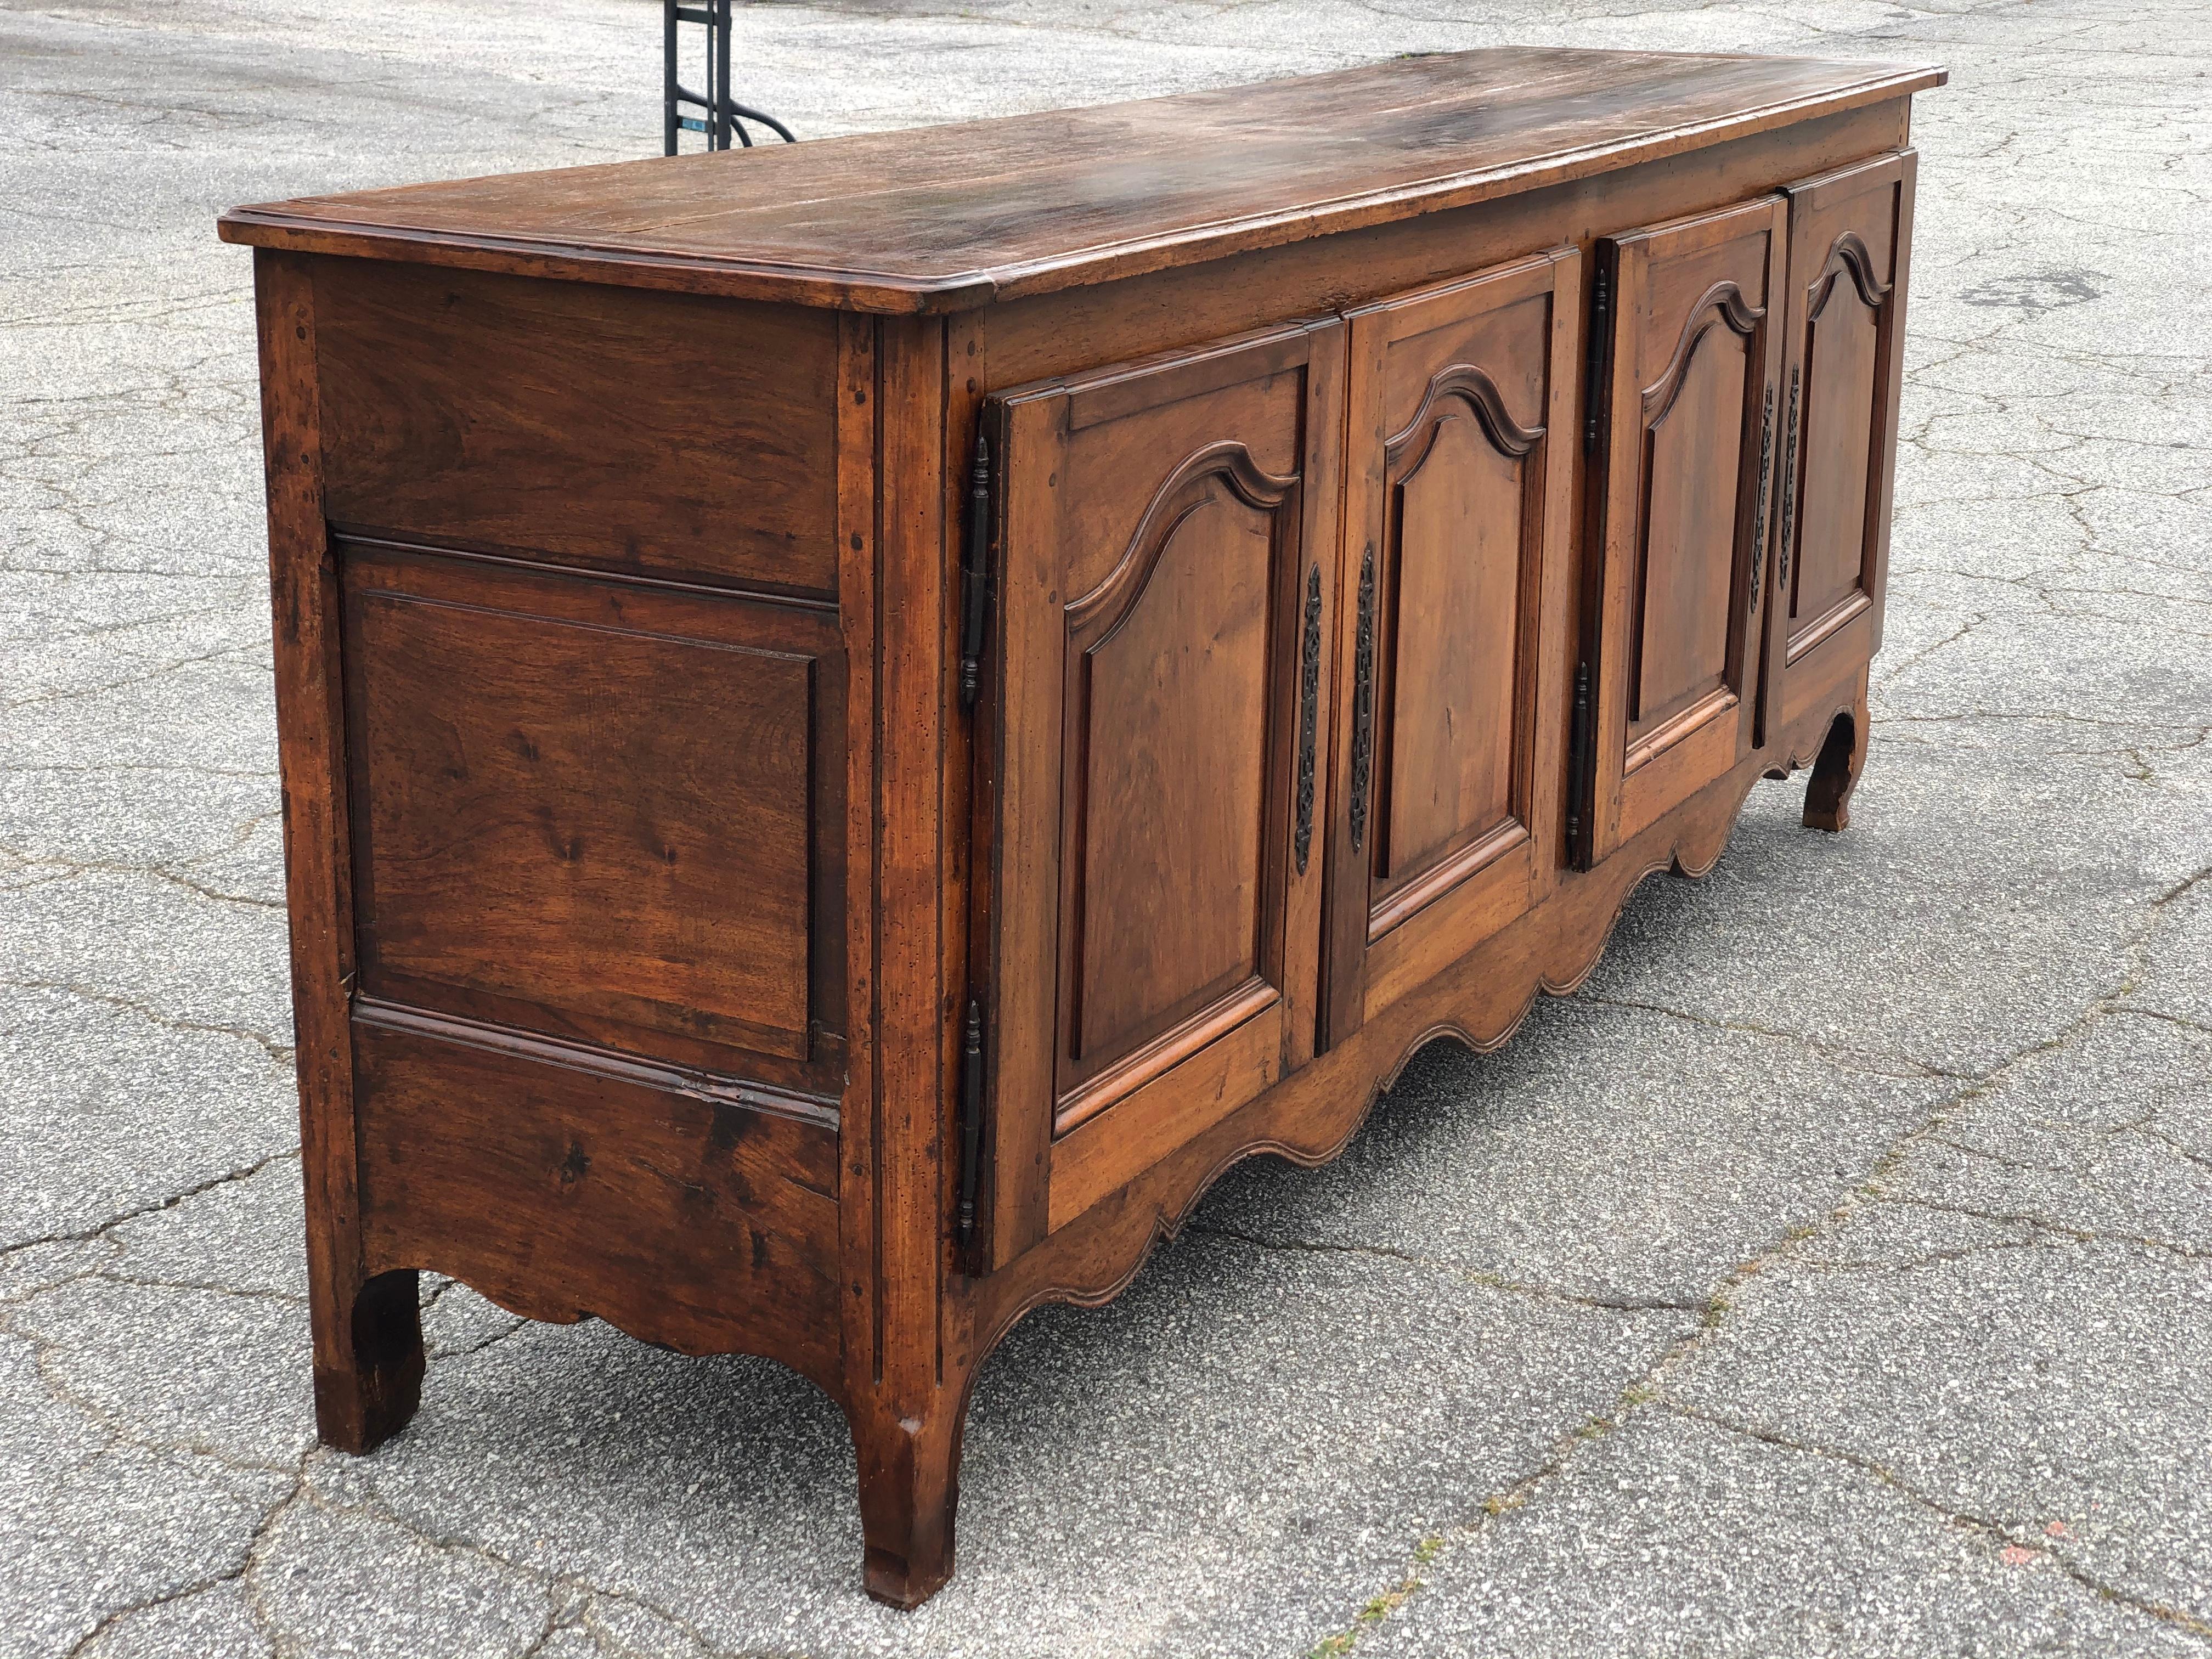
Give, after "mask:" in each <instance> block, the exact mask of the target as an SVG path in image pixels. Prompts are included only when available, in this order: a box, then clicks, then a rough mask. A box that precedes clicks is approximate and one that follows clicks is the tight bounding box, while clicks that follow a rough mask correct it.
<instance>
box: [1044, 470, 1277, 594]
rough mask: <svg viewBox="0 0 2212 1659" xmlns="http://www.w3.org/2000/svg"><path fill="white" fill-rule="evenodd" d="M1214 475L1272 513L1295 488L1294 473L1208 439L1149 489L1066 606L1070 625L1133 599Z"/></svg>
mask: <svg viewBox="0 0 2212 1659" xmlns="http://www.w3.org/2000/svg"><path fill="white" fill-rule="evenodd" d="M1217 477H1218V478H1219V479H1221V480H1222V481H1223V482H1224V483H1226V484H1227V485H1228V486H1229V489H1230V492H1231V494H1232V495H1235V496H1236V497H1237V500H1239V501H1243V503H1244V504H1245V505H1246V506H1247V507H1256V508H1258V509H1259V510H1261V512H1273V511H1274V510H1275V509H1276V508H1278V507H1280V506H1282V504H1283V502H1284V501H1285V498H1286V497H1288V496H1289V495H1290V493H1291V490H1293V489H1296V488H1297V483H1298V475H1297V473H1295V472H1293V473H1290V474H1288V475H1287V476H1285V477H1277V476H1276V475H1275V474H1273V473H1272V472H1269V471H1265V470H1263V469H1262V468H1261V465H1260V464H1259V463H1258V462H1257V461H1255V460H1254V459H1252V452H1251V451H1250V450H1249V449H1247V448H1246V447H1244V446H1243V444H1241V443H1239V442H1237V441H1236V440H1235V439H1233V438H1231V439H1225V440H1224V441H1221V442H1219V443H1212V444H1208V445H1206V447H1205V448H1203V449H1200V450H1199V451H1197V452H1196V453H1194V454H1191V455H1188V456H1187V457H1185V458H1184V459H1183V460H1182V463H1181V464H1180V465H1178V466H1176V470H1175V471H1172V472H1170V474H1168V476H1167V478H1166V479H1165V481H1164V482H1163V483H1161V485H1160V487H1159V488H1158V489H1157V490H1155V491H1153V492H1152V501H1151V503H1150V504H1149V505H1148V506H1147V507H1146V508H1145V511H1144V515H1143V516H1142V517H1141V518H1139V520H1137V528H1136V531H1135V533H1133V535H1132V536H1131V537H1130V538H1129V544H1128V546H1127V548H1126V549H1124V550H1122V554H1121V558H1120V559H1118V560H1117V561H1115V565H1114V568H1113V569H1111V570H1110V571H1109V572H1107V574H1106V579H1105V580H1103V581H1102V582H1100V583H1099V584H1098V586H1096V587H1094V588H1092V589H1091V591H1090V592H1088V593H1085V595H1083V597H1082V598H1080V599H1076V600H1073V602H1071V603H1070V604H1069V605H1068V607H1067V626H1068V627H1069V629H1071V630H1073V629H1080V628H1084V627H1086V626H1088V625H1090V624H1091V623H1092V622H1093V621H1094V619H1095V618H1097V617H1098V616H1099V615H1100V614H1101V613H1102V612H1114V613H1119V612H1120V611H1123V610H1125V609H1126V608H1127V606H1128V605H1133V604H1134V603H1135V601H1136V597H1137V595H1138V594H1139V593H1140V592H1143V591H1144V587H1145V584H1146V581H1147V580H1150V579H1151V577H1152V567H1153V566H1155V565H1157V564H1158V562H1159V560H1160V555H1161V553H1162V552H1164V550H1166V548H1167V544H1168V543H1169V542H1170V541H1171V540H1173V539H1174V538H1175V532H1176V528H1177V527H1178V526H1181V524H1182V521H1183V520H1185V519H1187V518H1188V517H1189V516H1190V515H1191V514H1192V513H1194V512H1196V511H1197V510H1198V509H1199V507H1200V506H1202V505H1203V504H1204V503H1203V502H1200V501H1193V500H1192V499H1191V495H1192V492H1193V491H1194V489H1196V488H1197V487H1198V486H1199V485H1200V484H1202V483H1205V482H1206V480H1208V479H1210V478H1217Z"/></svg>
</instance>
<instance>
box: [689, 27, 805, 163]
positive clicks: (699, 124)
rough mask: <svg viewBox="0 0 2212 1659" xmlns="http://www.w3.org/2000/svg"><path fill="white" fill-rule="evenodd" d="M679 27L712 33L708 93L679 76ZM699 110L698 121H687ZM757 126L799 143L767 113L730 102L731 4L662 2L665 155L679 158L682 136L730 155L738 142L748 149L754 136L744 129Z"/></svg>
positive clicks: (708, 36) (710, 38)
mask: <svg viewBox="0 0 2212 1659" xmlns="http://www.w3.org/2000/svg"><path fill="white" fill-rule="evenodd" d="M680 23H698V24H702V25H703V26H704V27H705V28H706V31H707V90H706V91H705V92H704V93H703V94H702V93H696V92H694V91H692V90H691V89H690V88H689V87H687V86H685V85H684V82H682V81H681V80H680V79H679V78H678V75H677V57H678V46H679V45H680V44H681V36H680V32H679V31H678V27H677V26H678V24H680ZM686 109H696V110H697V111H698V112H699V113H698V114H696V115H686V114H685V113H684V111H685V110H686ZM748 121H757V122H759V123H760V124H761V125H763V126H764V127H766V128H768V129H769V131H771V132H774V133H775V135H776V136H777V137H780V138H781V139H782V140H783V142H784V143H787V144H790V143H797V142H798V140H796V139H795V138H793V137H792V133H791V129H790V128H789V127H787V126H786V125H784V124H783V123H782V122H781V121H779V120H777V119H776V118H775V117H774V116H773V115H768V114H764V113H763V112H761V111H759V110H757V109H754V108H752V107H751V106H750V105H746V104H741V103H739V102H738V100H736V99H734V98H732V97H731V96H730V0H693V3H690V4H684V3H680V0H662V7H661V47H660V144H661V153H662V154H663V155H675V154H676V143H677V139H678V136H679V135H680V134H683V133H686V132H696V133H700V134H702V135H703V136H704V137H705V138H706V140H707V148H708V149H729V147H730V141H731V140H732V138H734V139H736V140H737V142H738V143H740V144H743V145H744V147H745V148H746V149H751V148H752V147H753V136H752V134H750V132H747V131H745V123H746V122H748Z"/></svg>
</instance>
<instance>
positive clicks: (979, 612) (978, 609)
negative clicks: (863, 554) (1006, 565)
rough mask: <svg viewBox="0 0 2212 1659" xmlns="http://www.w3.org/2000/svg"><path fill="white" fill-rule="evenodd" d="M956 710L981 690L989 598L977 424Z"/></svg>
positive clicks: (986, 481)
mask: <svg viewBox="0 0 2212 1659" xmlns="http://www.w3.org/2000/svg"><path fill="white" fill-rule="evenodd" d="M960 574H961V578H962V581H963V586H964V589H965V591H964V592H963V594H962V595H961V603H962V607H963V609H962V615H961V620H960V706H961V707H962V708H974V707H975V699H976V698H977V697H979V696H981V695H982V690H983V634H984V626H985V620H986V616H987V611H988V609H989V605H990V597H991V445H990V441H989V440H988V439H987V438H986V437H985V436H984V435H983V428H982V427H981V424H980V423H979V424H978V425H977V427H976V428H975V465H973V466H972V467H971V468H969V473H968V554H967V557H966V559H965V560H964V561H963V563H962V566H961V573H960Z"/></svg>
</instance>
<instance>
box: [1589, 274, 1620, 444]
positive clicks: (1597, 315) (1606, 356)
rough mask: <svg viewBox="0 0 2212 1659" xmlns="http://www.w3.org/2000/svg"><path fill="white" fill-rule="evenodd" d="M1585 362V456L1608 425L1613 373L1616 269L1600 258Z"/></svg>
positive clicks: (1591, 292)
mask: <svg viewBox="0 0 2212 1659" xmlns="http://www.w3.org/2000/svg"><path fill="white" fill-rule="evenodd" d="M1583 361H1584V362H1586V363H1587V364H1588V365H1589V385H1588V386H1585V387H1584V388H1583V454H1585V455H1595V453H1597V440H1598V428H1600V427H1601V426H1602V425H1603V424H1604V422H1605V405H1606V380H1607V377H1608V376H1609V375H1610V374H1611V373H1612V370H1613V270H1612V269H1611V267H1610V266H1608V265H1607V264H1606V262H1605V256H1604V254H1603V253H1600V254H1599V255H1598V259H1597V275H1596V276H1595V278H1594V279H1593V280H1592V281H1591V283H1590V337H1589V347H1588V349H1586V351H1585V353H1584V356H1583Z"/></svg>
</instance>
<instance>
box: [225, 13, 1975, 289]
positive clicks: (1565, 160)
mask: <svg viewBox="0 0 2212 1659" xmlns="http://www.w3.org/2000/svg"><path fill="white" fill-rule="evenodd" d="M1944 79H1945V76H1944V73H1943V71H1942V70H1938V69H1933V68H1928V67H1917V66H1913V65H1907V64H1880V63H1835V62H1829V61H1826V60H1822V59H1818V58H1751V57H1735V56H1718V55H1712V54H1702V53H1669V52H1585V51H1575V50H1568V49H1565V48H1559V47H1519V46H1516V47H1498V48H1492V49H1488V50H1485V51H1480V52H1457V53H1450V54H1438V55H1437V56H1434V57H1425V58H1398V59H1393V60H1391V61H1389V62H1387V63H1382V64H1369V65H1367V66H1365V67H1363V68H1359V69H1353V70H1343V71H1341V72H1340V73H1337V74H1334V75H1317V76H1304V77H1302V78H1300V79H1297V80H1286V81H1275V82H1267V83H1266V84H1264V85H1260V86H1253V87H1233V88H1220V89H1218V90H1214V91H1209V92H1200V93H1188V94H1182V95H1180V96H1177V97H1172V98H1156V99H1147V100H1141V101H1138V102H1133V103H1122V104H1109V105H1103V106H1097V107H1094V108H1091V109H1080V110H1060V111H1054V112H1048V113H1042V114H1036V115H1022V116H1014V117H1011V118H1005V119H1000V120H994V121H973V122H966V123H963V124H961V125H957V126H944V127H933V128H926V129H922V130H921V131H911V132H892V133H869V134H863V135H860V136H856V137H846V138H833V139H823V140H820V141H817V142H814V143H803V144H793V145H788V146H778V147H776V148H775V149H750V150H732V151H725V152H722V153H720V154H716V155H697V156H682V157H674V158H668V157H662V158H656V159H653V160H649V161H623V162H614V163H610V164H605V165H601V166H598V167H568V168H561V169H556V170H553V171H549V172H544V173H520V174H514V175H510V176H507V177H503V178H493V179H459V180H453V181H451V182H447V183H441V184H425V185H408V186H404V187H402V188H398V189H393V190H380V191H363V192H360V193H356V194H351V195H331V196H321V197H308V198H306V199H303V200H300V201H295V202H285V203H276V204H266V205H260V206H252V207H241V208H237V209H234V210H232V211H231V212H230V213H229V214H228V215H226V216H224V218H223V220H222V234H223V235H224V236H225V237H226V238H227V239H228V240H232V241H236V242H250V243H254V244H257V245H259V246H270V247H283V248H291V249H295V250H299V251H302V252H343V253H351V254H356V255H364V256H368V257H371V258H386V259H405V260H412V261H417V262H422V263H428V264H454V265H469V266H477V267H479V268H483V269H487V270H509V271H518V272H521V273H523V274H526V275H538V276H565V277H574V278H580V279H587V280H590V281H593V282H599V283H622V284H627V285H631V286H638V287H648V288H669V289H688V290H692V291H696V292H703V293H718V294H725V295H740V296H746V297H752V298H761V299H777V300H789V301H799V302H800V303H804V304H810V305H829V306H846V307H853V308H855V309H860V310H870V311H882V312H904V311H951V310H960V309H963V308H966V307H973V306H976V305H980V304H983V303H986V302H987V301H992V300H994V299H996V300H1003V299H1009V298H1012V297H1014V296H1016V295H1024V294H1036V293H1048V292H1051V291H1053V290H1054V289H1063V288H1068V287H1072V286H1077V285H1080V284H1084V283H1097V282H1103V281H1107V280H1109V279H1112V278H1115V277H1119V276H1132V275H1134V274H1137V273H1139V272H1142V271H1147V270H1160V269H1164V268H1166V267H1169V266H1173V265H1181V264H1191V263H1194V262H1195V261H1199V260H1203V259H1212V258H1220V257H1221V256H1223V255H1224V254H1228V253H1234V252H1243V251H1246V250H1249V249H1252V248H1258V247H1268V246H1279V245H1282V244H1284V243H1288V242H1296V241H1300V240H1305V239H1307V238H1309V237H1313V236H1318V235H1326V234H1331V233H1334V232H1339V231H1345V230H1352V229H1356V228H1360V227H1362V226H1368V225H1376V224H1384V223H1389V222H1394V221H1396V220H1401V219H1406V218H1410V217H1413V216H1416V215H1420V214H1426V213H1434V212H1437V211H1439V210H1443V209H1447V208H1451V207H1458V206H1463V205H1466V204H1469V203H1473V202H1479V201H1484V200H1487V199H1490V198H1492V197H1497V196H1500V195H1504V194H1508V193H1512V192H1517V191H1526V190H1529V189H1534V188H1536V187H1539V186H1541V185H1551V184H1560V183H1565V182H1567V181H1569V180H1571V179H1581V178H1587V177H1589V175H1591V174H1593V173H1599V172H1604V171H1609V170H1611V169H1613V168H1616V167H1623V166H1626V165H1629V164H1631V163H1633V162H1638V161H1652V160H1656V159H1658V158H1660V157H1662V156H1668V155H1680V154H1681V153H1683V152H1684V151H1686V150H1692V149H1701V148H1703V147H1705V146H1706V145H1709V144H1714V143H1723V142H1725V141H1727V140H1729V139H1731V138H1735V137H1743V136H1745V135H1747V134H1750V133H1756V132H1763V131H1769V130H1771V129H1772V128H1774V127H1777V126H1780V125H1786V124H1789V123H1791V122H1798V121H1803V120H1805V119H1808V118H1811V117H1814V116H1817V115H1820V114H1825V113H1829V112H1836V111H1841V110H1847V109H1853V108H1857V107H1859V106H1863V105H1866V104H1869V103H1875V102H1878V101H1881V100H1887V99H1893V98H1897V97H1899V96H1903V95H1905V94H1911V93H1913V92H1917V91H1919V90H1922V89H1923V88H1928V87H1932V86H1939V85H1941V84H1942V82H1943V81H1944Z"/></svg>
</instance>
